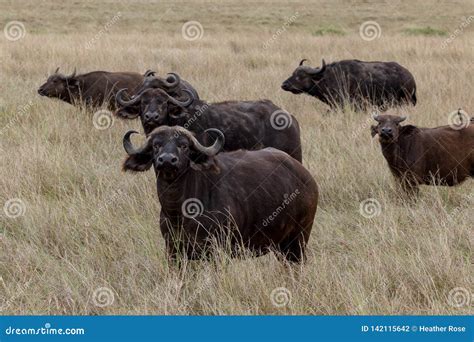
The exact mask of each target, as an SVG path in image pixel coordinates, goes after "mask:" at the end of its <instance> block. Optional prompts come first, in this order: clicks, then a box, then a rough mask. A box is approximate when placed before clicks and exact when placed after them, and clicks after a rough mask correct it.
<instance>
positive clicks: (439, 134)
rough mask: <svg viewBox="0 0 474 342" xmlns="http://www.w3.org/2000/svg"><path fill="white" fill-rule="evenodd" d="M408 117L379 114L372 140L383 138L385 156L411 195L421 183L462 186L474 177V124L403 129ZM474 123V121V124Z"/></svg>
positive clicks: (407, 127)
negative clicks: (462, 183)
mask: <svg viewBox="0 0 474 342" xmlns="http://www.w3.org/2000/svg"><path fill="white" fill-rule="evenodd" d="M405 119H406V117H400V116H396V115H375V116H374V120H375V121H377V122H378V125H377V126H372V127H371V131H372V137H374V136H375V135H376V134H378V135H379V141H380V145H381V147H382V154H383V156H384V157H385V159H386V160H387V163H388V166H389V168H390V171H391V172H392V174H393V175H394V176H395V177H396V178H398V179H399V180H400V181H401V184H402V186H403V188H404V189H405V190H406V191H407V192H409V193H417V192H418V185H419V184H427V185H447V186H453V185H456V184H459V183H461V182H463V181H464V180H466V179H467V178H469V177H474V124H470V125H468V126H467V127H465V128H461V129H454V128H452V127H451V126H441V127H436V128H419V127H416V126H412V125H405V126H401V125H400V123H401V122H403V121H404V120H405ZM473 123H474V122H473Z"/></svg>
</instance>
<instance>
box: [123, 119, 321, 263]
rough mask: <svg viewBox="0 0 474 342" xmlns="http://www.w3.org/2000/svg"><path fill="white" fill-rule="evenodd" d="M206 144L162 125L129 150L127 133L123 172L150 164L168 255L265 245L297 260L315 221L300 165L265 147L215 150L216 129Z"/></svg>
mask: <svg viewBox="0 0 474 342" xmlns="http://www.w3.org/2000/svg"><path fill="white" fill-rule="evenodd" d="M212 131H213V133H215V134H216V135H217V139H216V140H215V142H214V144H213V145H212V146H210V147H204V146H203V145H201V143H199V141H198V140H197V139H196V138H195V136H194V135H193V133H191V132H190V131H188V130H186V129H185V128H183V127H179V126H174V127H169V126H161V127H158V128H156V129H155V130H153V132H151V133H150V134H149V135H148V138H147V140H146V142H145V143H144V145H143V146H142V147H140V148H134V147H133V145H132V143H131V141H130V136H131V134H133V133H137V132H135V131H129V132H127V133H126V134H125V136H124V138H123V145H124V148H125V151H126V152H127V154H128V157H127V159H126V160H125V162H124V164H123V169H124V170H125V171H146V170H148V169H150V168H151V166H153V168H154V170H155V174H156V183H157V191H158V197H159V200H160V204H161V213H160V229H161V232H162V234H163V237H164V239H165V241H166V246H167V251H168V253H169V256H170V259H171V260H175V259H176V258H177V257H178V256H185V257H186V258H188V259H197V258H200V257H203V256H207V255H209V253H210V250H209V247H210V246H211V244H213V243H216V242H217V243H218V244H222V245H223V246H224V247H230V251H231V252H232V253H238V252H239V248H240V247H244V248H245V249H250V250H251V251H252V252H254V253H255V254H256V255H261V254H264V253H266V252H268V251H270V250H276V251H278V252H281V253H282V254H283V255H284V256H285V257H286V259H287V260H289V261H295V262H299V261H301V260H302V259H303V258H304V251H305V246H306V244H307V242H308V238H309V235H310V233H311V229H312V226H313V220H314V216H315V214H316V207H317V203H318V187H317V185H316V182H315V181H314V179H313V177H312V176H311V174H310V173H309V172H308V170H306V169H305V168H304V167H303V165H302V164H301V163H299V162H297V161H296V160H295V159H293V158H291V157H290V156H289V155H288V154H286V153H284V152H282V151H279V150H276V149H273V148H265V149H262V150H259V151H245V150H239V151H234V152H222V153H219V151H220V150H221V148H222V147H223V145H224V140H225V139H224V135H223V134H222V132H220V131H218V130H215V129H213V130H212Z"/></svg>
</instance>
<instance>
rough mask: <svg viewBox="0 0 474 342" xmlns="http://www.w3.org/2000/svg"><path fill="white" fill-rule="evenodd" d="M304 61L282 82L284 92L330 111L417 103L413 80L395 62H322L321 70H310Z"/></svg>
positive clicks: (406, 71)
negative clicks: (316, 101) (306, 97)
mask: <svg viewBox="0 0 474 342" xmlns="http://www.w3.org/2000/svg"><path fill="white" fill-rule="evenodd" d="M304 61H305V59H303V60H302V61H301V62H300V64H299V66H298V67H297V68H296V70H295V71H294V72H293V75H292V76H291V77H290V78H288V79H287V80H286V81H285V82H283V84H282V86H281V87H282V89H283V90H285V91H289V92H292V93H293V94H301V93H306V94H309V95H311V96H314V97H316V98H317V99H319V100H320V101H322V102H324V103H326V104H327V105H329V106H330V107H331V108H332V109H334V108H335V107H339V108H343V107H344V105H345V104H349V105H351V106H352V107H353V108H354V109H356V110H367V109H368V108H369V107H374V106H375V107H379V108H382V109H386V108H387V107H389V106H401V105H406V104H412V105H415V104H416V84H415V79H414V78H413V75H412V74H411V73H410V72H409V71H408V70H407V69H405V68H404V67H402V66H401V65H400V64H398V63H395V62H363V61H359V60H344V61H340V62H334V63H331V64H327V65H326V63H325V61H324V59H323V61H322V66H321V67H320V68H312V67H309V66H306V65H303V62H304Z"/></svg>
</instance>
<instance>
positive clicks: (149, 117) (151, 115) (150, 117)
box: [145, 112, 158, 121]
mask: <svg viewBox="0 0 474 342" xmlns="http://www.w3.org/2000/svg"><path fill="white" fill-rule="evenodd" d="M157 118H158V113H157V112H146V113H145V120H146V121H150V120H156V119H157Z"/></svg>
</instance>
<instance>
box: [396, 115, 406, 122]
mask: <svg viewBox="0 0 474 342" xmlns="http://www.w3.org/2000/svg"><path fill="white" fill-rule="evenodd" d="M406 119H407V117H406V116H402V117H400V118H398V119H397V123H400V122H403V121H405V120H406Z"/></svg>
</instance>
